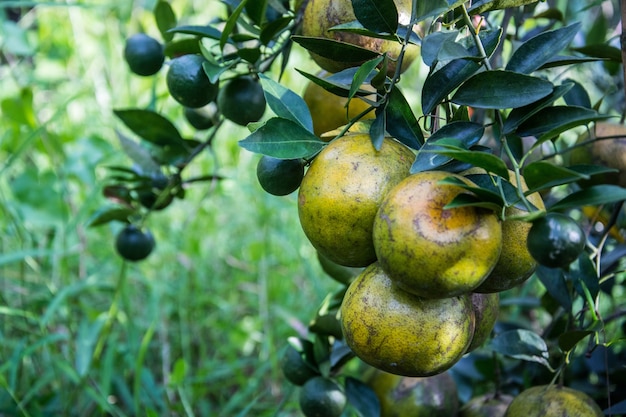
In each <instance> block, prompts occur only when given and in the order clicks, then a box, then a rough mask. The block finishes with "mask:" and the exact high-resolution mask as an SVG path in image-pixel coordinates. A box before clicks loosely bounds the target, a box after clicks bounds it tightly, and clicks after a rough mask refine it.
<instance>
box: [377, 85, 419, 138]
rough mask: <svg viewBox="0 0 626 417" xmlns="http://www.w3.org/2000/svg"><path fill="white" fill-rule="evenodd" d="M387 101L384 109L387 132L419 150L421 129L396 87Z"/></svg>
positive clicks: (395, 86)
mask: <svg viewBox="0 0 626 417" xmlns="http://www.w3.org/2000/svg"><path fill="white" fill-rule="evenodd" d="M388 100H389V101H388V103H387V106H386V107H385V112H386V114H387V132H389V134H390V135H391V136H393V137H394V138H396V139H398V140H399V141H400V142H402V143H404V144H405V145H407V146H408V147H410V148H413V149H419V148H420V147H421V146H422V144H423V143H424V135H423V134H422V129H421V128H420V126H419V122H418V121H417V118H416V117H415V114H413V110H411V106H410V105H409V103H408V102H407V101H406V99H405V98H404V95H403V94H402V92H401V91H400V89H399V88H398V86H397V85H394V88H393V89H392V90H391V93H390V94H389V96H388Z"/></svg>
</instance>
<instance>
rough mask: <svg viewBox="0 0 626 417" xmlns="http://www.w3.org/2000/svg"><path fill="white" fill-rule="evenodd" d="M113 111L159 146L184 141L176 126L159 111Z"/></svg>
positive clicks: (142, 135) (142, 137)
mask: <svg viewBox="0 0 626 417" xmlns="http://www.w3.org/2000/svg"><path fill="white" fill-rule="evenodd" d="M113 113H114V114H115V115H116V116H117V117H118V118H119V119H120V120H121V121H122V122H124V124H125V125H126V126H127V127H128V128H129V129H130V130H132V131H133V132H134V133H135V134H136V135H137V136H139V137H140V138H141V139H143V140H145V141H148V142H151V143H154V144H155V145H159V146H165V145H174V146H178V145H180V144H181V143H182V141H183V138H182V136H181V135H180V133H179V132H178V129H176V126H174V124H173V123H172V122H170V121H169V119H167V118H165V117H163V116H161V115H160V114H159V113H156V112H153V111H151V110H143V109H127V110H114V111H113Z"/></svg>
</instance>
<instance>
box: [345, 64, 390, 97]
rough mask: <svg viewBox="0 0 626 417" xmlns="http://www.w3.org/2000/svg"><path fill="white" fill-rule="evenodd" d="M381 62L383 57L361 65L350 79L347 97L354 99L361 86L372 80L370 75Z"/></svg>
mask: <svg viewBox="0 0 626 417" xmlns="http://www.w3.org/2000/svg"><path fill="white" fill-rule="evenodd" d="M382 61H383V57H382V56H379V57H378V58H374V59H372V60H370V61H367V62H365V63H363V64H362V65H361V66H360V67H359V68H358V70H357V71H356V73H355V74H354V77H353V79H352V83H351V84H350V92H349V93H348V97H349V98H352V97H354V96H355V95H356V94H357V93H358V92H359V91H360V89H361V86H362V85H363V84H364V83H365V82H366V81H367V80H371V79H372V74H373V73H374V71H375V70H376V67H377V66H378V65H379V64H380V63H381V62H382Z"/></svg>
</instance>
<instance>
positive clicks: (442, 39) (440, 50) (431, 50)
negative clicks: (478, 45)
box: [422, 30, 478, 67]
mask: <svg viewBox="0 0 626 417" xmlns="http://www.w3.org/2000/svg"><path fill="white" fill-rule="evenodd" d="M457 36H459V32H458V31H457V30H454V31H448V32H433V33H431V34H430V35H428V36H426V37H425V38H424V40H423V41H422V60H423V61H424V63H425V64H426V65H428V66H429V67H430V66H432V65H433V64H435V63H437V62H442V61H450V60H453V59H461V58H475V59H478V58H477V57H475V56H474V55H473V54H471V53H470V51H468V50H467V49H465V48H464V47H463V45H461V44H460V43H458V42H456V38H457Z"/></svg>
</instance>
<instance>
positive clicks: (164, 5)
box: [154, 0, 176, 41]
mask: <svg viewBox="0 0 626 417" xmlns="http://www.w3.org/2000/svg"><path fill="white" fill-rule="evenodd" d="M154 19H155V20H156V25H157V27H158V28H159V32H161V36H162V37H163V39H164V40H165V41H171V40H172V39H173V38H174V34H173V33H172V32H170V31H169V30H170V29H172V28H174V27H176V14H174V10H172V6H170V4H169V3H168V2H167V1H163V0H159V2H157V4H156V6H154Z"/></svg>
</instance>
